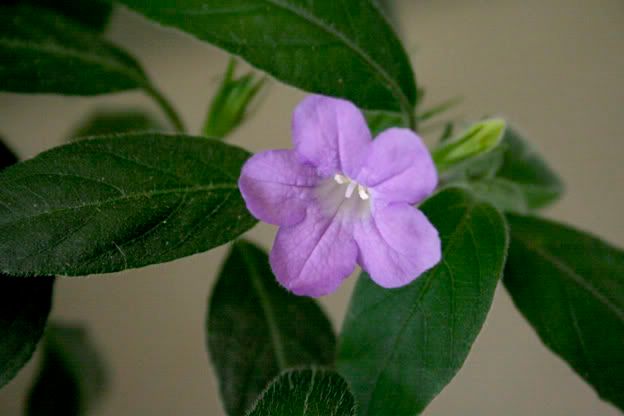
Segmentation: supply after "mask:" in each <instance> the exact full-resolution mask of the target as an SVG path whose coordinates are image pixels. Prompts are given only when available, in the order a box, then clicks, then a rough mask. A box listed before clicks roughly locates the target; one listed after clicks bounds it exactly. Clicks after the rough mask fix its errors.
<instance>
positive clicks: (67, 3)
mask: <svg viewBox="0 0 624 416" xmlns="http://www.w3.org/2000/svg"><path fill="white" fill-rule="evenodd" d="M25 1H26V2H30V3H32V4H35V5H38V6H43V7H47V8H49V9H52V10H55V11H57V12H59V13H61V14H62V15H64V16H66V17H69V18H71V19H73V20H74V21H76V22H78V23H80V24H82V25H84V26H86V27H88V28H90V29H91V30H94V31H97V32H102V31H103V30H104V29H105V28H106V26H107V24H108V21H109V19H110V16H111V14H112V13H113V2H112V0H111V1H109V0H88V1H77V0H25Z"/></svg>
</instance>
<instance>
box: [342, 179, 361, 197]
mask: <svg viewBox="0 0 624 416" xmlns="http://www.w3.org/2000/svg"><path fill="white" fill-rule="evenodd" d="M357 186H358V184H357V182H355V181H351V182H349V186H347V191H346V192H345V197H347V198H351V195H353V191H355V188H356V187H357Z"/></svg>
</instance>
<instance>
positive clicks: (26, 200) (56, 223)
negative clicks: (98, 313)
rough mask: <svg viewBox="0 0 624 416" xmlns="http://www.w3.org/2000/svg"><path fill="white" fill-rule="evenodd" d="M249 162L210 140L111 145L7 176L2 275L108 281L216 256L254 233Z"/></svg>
mask: <svg viewBox="0 0 624 416" xmlns="http://www.w3.org/2000/svg"><path fill="white" fill-rule="evenodd" d="M248 157H249V154H248V153H247V152H246V151H244V150H242V149H240V148H238V147H234V146H231V145H227V144H224V143H221V142H219V141H215V140H210V139H207V138H204V137H189V136H183V135H163V134H157V133H143V134H123V135H115V136H103V137H102V136H101V137H97V138H93V139H89V140H81V141H78V142H75V143H71V144H68V145H65V146H61V147H57V148H54V149H52V150H50V151H48V152H44V153H42V154H40V155H39V156H37V157H35V158H34V159H31V160H29V161H26V162H22V163H19V164H17V165H15V166H12V167H10V168H8V169H5V170H4V171H3V172H1V173H0V253H1V254H0V271H3V272H6V273H8V274H13V275H32V274H50V275H51V274H61V275H85V274H90V273H106V272H113V271H118V270H123V269H127V268H133V267H141V266H145V265H148V264H154V263H161V262H165V261H169V260H174V259H177V258H180V257H184V256H188V255H191V254H195V253H199V252H202V251H206V250H209V249H211V248H213V247H216V246H218V245H221V244H223V243H226V242H228V241H230V240H232V239H234V238H236V237H237V236H238V235H240V234H241V233H243V232H244V231H246V230H247V229H249V228H250V227H251V226H253V225H254V224H255V220H254V219H253V218H252V217H251V216H250V215H249V214H248V212H247V209H246V208H245V203H244V202H243V199H242V197H241V196H240V193H239V191H238V187H237V180H238V176H239V174H240V169H241V166H242V164H243V162H244V161H245V160H246V159H247V158H248Z"/></svg>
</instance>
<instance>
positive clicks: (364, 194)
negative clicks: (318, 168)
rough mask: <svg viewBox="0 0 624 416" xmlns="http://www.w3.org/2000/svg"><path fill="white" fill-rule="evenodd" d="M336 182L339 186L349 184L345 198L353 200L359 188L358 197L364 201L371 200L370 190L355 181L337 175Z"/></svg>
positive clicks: (335, 176)
mask: <svg viewBox="0 0 624 416" xmlns="http://www.w3.org/2000/svg"><path fill="white" fill-rule="evenodd" d="M334 180H335V181H336V183H337V184H338V185H344V184H347V190H346V191H345V198H351V195H353V192H354V191H355V189H356V188H357V191H358V196H359V197H360V199H362V200H363V201H366V200H367V199H369V198H370V194H369V193H368V188H366V187H365V186H362V185H360V184H359V183H357V182H356V181H354V180H353V179H351V178H349V177H347V176H344V175H340V174H338V173H337V174H335V175H334Z"/></svg>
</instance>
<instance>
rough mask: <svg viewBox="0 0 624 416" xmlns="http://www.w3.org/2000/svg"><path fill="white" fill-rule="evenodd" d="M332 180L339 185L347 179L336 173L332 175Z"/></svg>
mask: <svg viewBox="0 0 624 416" xmlns="http://www.w3.org/2000/svg"><path fill="white" fill-rule="evenodd" d="M334 180H335V181H336V182H338V183H339V184H340V185H342V184H344V183H346V182H347V181H348V179H347V178H345V177H344V176H342V175H340V174H338V173H337V174H335V175H334Z"/></svg>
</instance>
